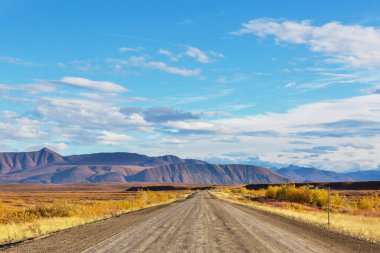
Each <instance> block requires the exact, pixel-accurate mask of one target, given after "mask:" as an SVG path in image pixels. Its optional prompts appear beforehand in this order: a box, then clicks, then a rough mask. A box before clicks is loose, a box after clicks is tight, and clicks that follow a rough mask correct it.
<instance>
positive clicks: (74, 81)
mask: <svg viewBox="0 0 380 253" xmlns="http://www.w3.org/2000/svg"><path fill="white" fill-rule="evenodd" d="M54 82H56V83H60V84H65V85H69V86H75V87H81V88H86V89H93V90H100V91H106V92H122V91H126V90H127V89H126V88H125V87H124V86H122V85H120V84H116V83H112V82H108V81H93V80H89V79H86V78H82V77H72V76H66V77H63V78H62V79H61V80H59V81H54Z"/></svg>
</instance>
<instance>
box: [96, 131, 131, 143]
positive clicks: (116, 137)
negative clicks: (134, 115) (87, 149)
mask: <svg viewBox="0 0 380 253" xmlns="http://www.w3.org/2000/svg"><path fill="white" fill-rule="evenodd" d="M97 139H98V143H100V144H105V145H123V144H125V143H126V142H130V141H132V140H133V139H134V138H133V137H131V136H129V135H126V134H117V133H113V132H109V131H102V132H101V135H99V136H98V137H97Z"/></svg>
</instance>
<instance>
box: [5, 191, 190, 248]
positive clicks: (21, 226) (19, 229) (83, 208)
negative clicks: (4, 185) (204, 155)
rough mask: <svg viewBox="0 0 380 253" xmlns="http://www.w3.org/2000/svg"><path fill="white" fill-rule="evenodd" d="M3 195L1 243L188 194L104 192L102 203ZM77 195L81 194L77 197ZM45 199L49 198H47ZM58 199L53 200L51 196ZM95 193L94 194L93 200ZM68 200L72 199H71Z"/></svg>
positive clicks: (33, 195) (53, 195) (164, 202)
mask: <svg viewBox="0 0 380 253" xmlns="http://www.w3.org/2000/svg"><path fill="white" fill-rule="evenodd" d="M60 194H61V195H62V193H47V194H44V195H38V194H37V195H36V194H31V195H23V194H19V195H17V194H4V195H3V196H2V197H1V199H0V244H4V243H9V242H14V241H19V240H23V239H26V238H31V237H37V236H42V235H45V234H48V233H51V232H55V231H59V230H62V229H67V228H71V227H74V226H78V225H82V224H85V223H89V222H93V221H96V220H101V219H105V218H109V217H112V216H115V215H119V214H122V213H127V212H130V211H134V210H139V209H142V208H147V207H151V206H156V205H161V204H167V203H170V202H173V201H175V200H177V199H179V198H184V197H186V196H187V195H188V192H174V193H169V192H149V191H148V192H137V193H124V194H116V195H117V197H115V196H114V195H115V193H103V196H102V198H101V199H102V200H98V199H91V198H88V196H87V198H86V199H83V198H82V197H83V196H81V197H80V198H78V196H76V195H75V194H73V196H70V193H64V194H63V195H64V197H63V198H62V196H60ZM79 195H80V194H79ZM100 195H101V194H100ZM107 195H108V196H109V199H106V196H107ZM47 196H48V197H47ZM55 196H56V197H57V198H54V197H55ZM95 196H96V194H94V198H95ZM70 197H71V198H70Z"/></svg>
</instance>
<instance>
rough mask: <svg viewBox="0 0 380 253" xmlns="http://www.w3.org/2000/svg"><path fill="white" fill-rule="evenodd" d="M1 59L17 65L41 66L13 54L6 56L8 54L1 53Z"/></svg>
mask: <svg viewBox="0 0 380 253" xmlns="http://www.w3.org/2000/svg"><path fill="white" fill-rule="evenodd" d="M0 61H2V62H7V63H10V64H15V65H24V66H41V64H38V63H34V62H30V61H27V60H24V59H20V58H17V57H11V56H6V55H0Z"/></svg>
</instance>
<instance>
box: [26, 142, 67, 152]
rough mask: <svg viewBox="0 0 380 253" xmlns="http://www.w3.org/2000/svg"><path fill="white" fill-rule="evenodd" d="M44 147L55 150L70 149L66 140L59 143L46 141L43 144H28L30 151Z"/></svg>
mask: <svg viewBox="0 0 380 253" xmlns="http://www.w3.org/2000/svg"><path fill="white" fill-rule="evenodd" d="M42 148H49V149H51V150H53V151H65V150H68V149H69V145H67V144H66V143H64V142H58V143H49V142H45V143H43V144H41V145H28V146H27V150H28V151H35V150H40V149H42Z"/></svg>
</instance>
